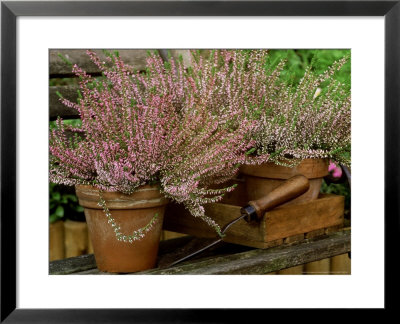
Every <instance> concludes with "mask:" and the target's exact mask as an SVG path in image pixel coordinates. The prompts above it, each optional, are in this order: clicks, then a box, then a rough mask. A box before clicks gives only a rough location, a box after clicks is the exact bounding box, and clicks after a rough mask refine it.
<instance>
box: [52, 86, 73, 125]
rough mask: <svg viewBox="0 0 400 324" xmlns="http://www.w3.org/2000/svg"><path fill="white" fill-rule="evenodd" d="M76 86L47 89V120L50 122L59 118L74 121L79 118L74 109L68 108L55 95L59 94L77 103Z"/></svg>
mask: <svg viewBox="0 0 400 324" xmlns="http://www.w3.org/2000/svg"><path fill="white" fill-rule="evenodd" d="M77 91H78V86H57V87H50V89H49V105H50V109H49V118H50V120H55V119H57V117H58V116H60V117H61V118H63V119H74V118H79V113H78V111H77V110H76V109H73V108H68V107H66V106H65V105H64V104H62V102H61V101H60V100H59V99H60V97H59V96H58V95H57V92H59V93H60V94H61V95H62V96H63V97H64V98H66V99H68V100H70V101H72V102H77V98H78V92H77Z"/></svg>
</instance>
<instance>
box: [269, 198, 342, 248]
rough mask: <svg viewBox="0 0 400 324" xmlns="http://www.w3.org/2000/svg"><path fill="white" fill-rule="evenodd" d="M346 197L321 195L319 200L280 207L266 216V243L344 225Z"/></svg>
mask: <svg viewBox="0 0 400 324" xmlns="http://www.w3.org/2000/svg"><path fill="white" fill-rule="evenodd" d="M343 213H344V197H343V196H338V195H321V196H320V198H318V199H317V200H313V201H310V202H304V203H299V204H296V205H288V206H283V207H278V208H276V209H274V210H272V211H270V212H267V213H266V214H265V216H264V219H265V225H264V226H265V236H264V240H265V241H271V240H276V239H278V238H286V237H290V236H294V235H297V234H302V233H308V232H311V231H314V230H319V229H324V228H326V227H331V226H336V225H341V224H343Z"/></svg>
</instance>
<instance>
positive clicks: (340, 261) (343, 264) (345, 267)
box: [330, 253, 351, 275]
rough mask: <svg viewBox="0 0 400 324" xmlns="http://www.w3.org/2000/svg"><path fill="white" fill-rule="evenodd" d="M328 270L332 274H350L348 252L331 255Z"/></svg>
mask: <svg viewBox="0 0 400 324" xmlns="http://www.w3.org/2000/svg"><path fill="white" fill-rule="evenodd" d="M330 271H331V274H332V275H349V274H351V260H350V258H349V256H348V254H347V253H346V254H341V255H337V256H334V257H332V258H331V269H330Z"/></svg>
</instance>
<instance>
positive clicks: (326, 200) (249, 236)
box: [164, 186, 344, 248]
mask: <svg viewBox="0 0 400 324" xmlns="http://www.w3.org/2000/svg"><path fill="white" fill-rule="evenodd" d="M239 187H240V186H239ZM235 191H236V190H235ZM235 191H234V192H235ZM242 193H243V192H242V191H241V190H240V189H239V190H238V191H237V192H236V193H235V196H232V195H231V196H228V197H227V198H226V199H225V200H224V201H223V202H222V203H213V204H209V205H206V206H205V209H206V215H207V216H210V217H211V218H212V219H214V220H215V221H216V222H217V223H218V224H219V225H220V226H221V228H222V227H223V226H225V225H226V224H227V223H229V222H230V221H232V220H233V219H235V218H237V217H239V216H240V215H241V213H240V209H241V207H243V206H244V205H245V204H246V203H245V201H246V198H245V197H244V195H243V194H242ZM233 202H235V204H233ZM238 202H240V205H239V203H238ZM343 215H344V197H343V196H338V195H332V194H320V196H319V197H318V199H316V200H313V201H309V202H302V203H298V204H290V205H286V206H285V205H283V206H280V207H277V208H275V209H273V210H271V211H269V212H266V213H265V215H264V217H263V219H262V220H261V221H260V222H256V223H247V222H246V221H245V220H243V219H242V220H240V221H238V222H237V223H235V224H233V225H232V226H231V227H230V228H229V229H228V230H227V232H226V236H225V237H224V241H226V242H229V243H236V244H241V245H245V246H251V247H256V248H267V247H271V246H276V245H280V244H282V243H291V242H293V241H299V240H302V239H304V237H306V238H307V237H311V236H315V235H321V234H324V233H325V232H326V231H332V230H335V229H339V228H341V227H343V220H344V217H343ZM164 229H165V230H168V231H174V232H179V233H185V234H189V235H194V236H198V237H215V238H217V234H216V232H215V231H214V229H212V228H211V227H210V226H208V225H207V224H206V223H205V222H204V221H202V220H201V219H199V218H195V217H193V216H191V215H190V213H189V212H188V211H187V210H186V209H185V208H184V207H183V206H182V205H179V204H175V203H170V204H169V205H168V206H167V210H166V214H165V217H164Z"/></svg>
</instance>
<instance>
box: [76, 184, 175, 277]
mask: <svg viewBox="0 0 400 324" xmlns="http://www.w3.org/2000/svg"><path fill="white" fill-rule="evenodd" d="M76 194H77V196H78V198H79V203H80V205H81V206H82V207H84V208H85V216H86V221H87V224H88V229H89V233H90V238H91V240H92V244H93V251H94V256H95V259H96V264H97V267H98V269H99V270H101V271H106V272H119V273H128V272H136V271H141V270H146V269H151V268H153V267H154V266H155V265H156V259H157V253H158V246H159V241H160V236H161V230H162V222H163V217H164V210H165V206H166V204H167V203H168V200H167V199H166V198H164V196H163V195H162V194H161V193H160V190H159V187H158V186H150V185H147V186H142V187H140V188H138V190H136V191H135V192H134V193H132V194H131V195H125V194H122V193H119V192H103V193H102V197H103V199H104V201H105V202H106V206H107V207H108V209H109V210H110V212H111V216H112V217H113V218H114V219H115V221H116V223H117V224H118V225H119V226H120V228H121V230H120V232H121V233H123V234H126V235H131V234H132V233H133V232H134V231H136V230H138V229H139V228H142V227H144V226H146V225H147V224H148V223H149V222H150V221H151V220H152V218H153V216H154V215H155V214H158V217H157V220H156V222H155V224H154V226H153V227H152V228H151V230H150V231H149V232H147V233H146V234H145V236H144V237H143V238H142V239H141V240H138V241H133V243H128V242H123V241H118V240H117V238H116V236H115V232H114V229H113V228H112V226H111V224H109V223H108V218H107V216H106V215H105V213H104V211H103V208H102V207H100V206H99V205H98V203H99V200H100V197H99V190H98V189H96V188H95V187H92V186H86V185H78V186H76Z"/></svg>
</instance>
